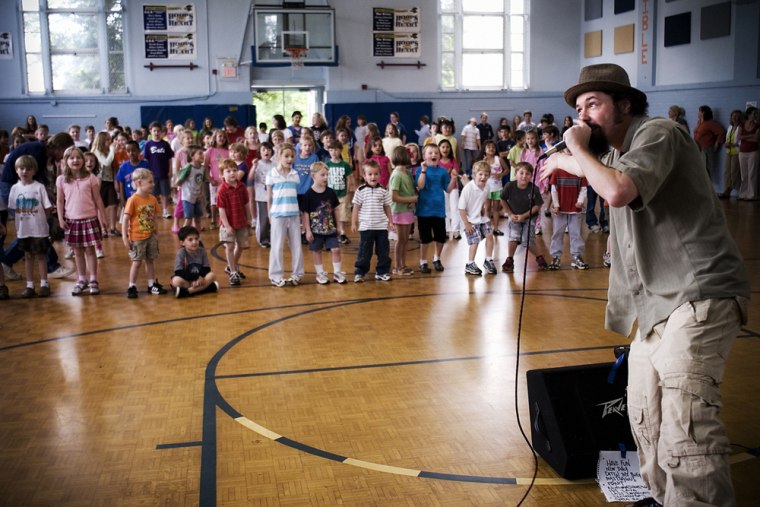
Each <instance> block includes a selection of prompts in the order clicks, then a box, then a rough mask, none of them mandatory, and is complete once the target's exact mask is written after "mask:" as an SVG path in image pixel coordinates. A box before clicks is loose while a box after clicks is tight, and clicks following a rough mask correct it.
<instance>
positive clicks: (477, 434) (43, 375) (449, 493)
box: [0, 201, 760, 507]
mask: <svg viewBox="0 0 760 507" xmlns="http://www.w3.org/2000/svg"><path fill="white" fill-rule="evenodd" d="M724 204H725V207H726V213H727V216H728V217H729V224H730V228H731V231H732V233H733V234H734V236H735V237H736V239H737V242H738V244H739V245H740V248H741V250H742V253H743V255H744V257H745V261H746V264H747V267H748V270H749V272H750V275H751V277H752V283H753V286H754V287H755V288H757V287H758V281H760V275H759V269H758V268H760V265H759V262H760V257H759V256H758V253H757V252H756V251H755V249H756V244H757V231H758V223H760V220H759V218H760V217H759V216H758V204H757V203H749V202H736V201H730V202H724ZM169 227H170V222H169V221H164V222H163V223H162V224H161V228H162V230H161V248H162V254H161V257H160V259H159V263H158V267H159V270H158V272H159V273H160V275H159V277H160V280H161V281H162V282H163V283H165V284H166V285H168V281H169V275H170V273H171V269H172V264H173V258H174V251H175V249H176V247H177V240H176V236H174V235H172V234H171V233H170V232H169ZM216 238H217V236H216V233H215V232H206V233H204V234H203V239H204V241H205V244H206V245H207V248H208V249H209V250H210V251H212V252H213V253H214V254H215V255H216V257H215V258H212V267H213V269H214V271H215V272H216V273H217V274H218V275H223V269H224V266H225V262H224V261H223V260H222V259H221V257H220V256H219V255H220V253H222V251H217V250H216V248H215V246H216V244H217V241H216ZM352 238H353V239H354V241H353V243H352V244H351V245H348V246H347V247H346V248H345V249H344V257H343V258H344V261H343V266H344V270H345V271H347V272H349V273H350V272H352V267H353V266H352V265H353V261H354V258H355V252H356V247H357V242H358V240H357V238H356V237H355V236H352ZM542 240H543V241H544V242H545V243H548V240H549V236H548V235H545V236H543V238H542ZM605 240H606V236H605V235H599V234H591V235H589V238H588V240H587V248H586V256H585V258H586V260H587V262H589V263H590V264H591V269H589V270H588V271H576V270H571V269H570V267H569V256H568V254H567V253H566V254H565V256H564V257H563V262H564V265H563V268H562V270H560V271H558V272H541V273H539V272H536V270H535V263H534V261H533V259H531V260H530V262H529V265H528V273H527V294H526V297H525V314H524V318H523V326H522V340H521V342H522V343H521V349H520V352H521V355H520V364H519V368H520V373H519V381H518V388H517V391H518V396H519V397H518V402H517V405H518V406H519V410H520V415H521V419H522V424H523V427H525V431H526V432H527V433H528V435H529V434H530V429H529V422H528V409H527V407H528V403H527V391H526V387H525V371H526V370H530V369H535V368H547V367H554V366H565V365H580V364H590V363H600V362H610V361H612V360H613V354H612V347H613V346H614V345H618V344H624V343H626V342H627V340H626V339H625V338H624V337H620V336H617V335H614V334H611V333H609V332H606V331H604V329H603V322H604V307H605V300H606V294H607V293H606V287H607V274H608V271H607V270H606V269H605V268H604V267H602V263H601V254H602V252H603V249H604V242H605ZM103 243H104V248H105V251H106V255H107V256H106V258H105V259H103V260H101V261H100V264H99V266H100V273H101V274H100V277H99V278H100V283H101V287H102V289H103V293H102V294H101V295H100V296H85V297H78V298H77V297H72V296H71V295H70V291H71V288H72V286H73V280H72V279H67V280H63V281H59V280H54V281H52V288H53V296H52V297H51V298H49V299H47V300H44V299H36V300H21V299H19V297H18V296H19V294H20V293H21V291H22V289H23V283H22V282H9V283H8V285H9V287H10V289H11V294H12V296H13V299H12V300H10V301H5V302H0V359H2V360H1V361H0V378H2V379H3V382H2V390H1V391H0V393H1V394H0V414H1V415H0V505H4V506H5V505H7V506H25V505H35V506H80V505H98V506H99V505H104V506H105V505H108V506H111V505H166V506H178V505H214V504H216V505H228V506H242V505H262V506H277V505H289V506H309V505H320V506H332V505H350V506H396V505H404V506H439V505H440V506H457V507H459V506H468V505H472V506H475V505H493V506H496V505H499V506H501V505H515V504H516V503H517V502H518V501H519V499H520V498H521V497H522V495H523V493H524V492H525V489H526V483H527V482H528V481H529V480H530V477H531V475H532V473H533V458H532V455H531V452H530V450H529V449H528V448H527V446H526V445H525V443H524V442H523V440H522V437H521V435H520V433H519V431H518V426H517V420H516V417H515V394H514V393H515V382H514V377H515V373H514V370H515V363H516V355H515V353H516V350H517V329H518V317H519V307H520V290H521V287H522V281H523V276H522V259H523V258H524V257H523V256H522V254H518V257H517V261H518V271H520V272H519V273H515V274H513V275H506V274H503V273H499V274H498V275H496V276H488V277H486V276H484V277H480V278H473V277H468V276H465V274H464V272H463V268H464V263H465V260H466V244H465V242H464V240H462V241H458V242H455V241H453V242H449V243H448V244H447V246H446V248H445V250H444V256H443V262H444V265H445V266H446V271H445V272H443V273H433V274H430V275H422V274H419V273H417V274H415V275H414V276H412V277H409V278H403V279H402V278H396V279H394V280H393V281H391V282H389V283H388V282H376V281H374V279H372V280H371V281H368V282H367V283H364V284H353V283H352V282H349V283H348V284H346V285H343V286H339V285H337V284H334V283H331V284H330V285H327V286H320V285H317V284H316V283H315V281H314V273H313V265H312V263H311V257H310V256H309V255H308V253H307V256H306V268H307V277H306V280H305V282H306V283H305V284H304V285H302V286H299V287H295V288H294V287H286V288H280V289H278V288H274V287H272V286H270V284H269V280H268V278H267V259H268V254H267V251H266V250H262V249H260V248H258V247H257V246H252V247H251V248H250V249H249V250H246V251H245V253H244V256H243V259H242V263H243V265H244V269H245V272H246V273H247V275H248V277H247V279H246V280H244V282H243V285H242V286H241V287H239V288H230V287H229V286H228V284H227V282H226V278H225V277H224V276H220V279H221V280H220V282H221V287H222V290H221V292H220V293H219V294H216V295H206V296H200V297H195V298H191V299H185V300H175V299H174V298H173V297H172V296H170V295H166V296H149V295H147V294H145V293H144V285H145V279H144V275H142V274H141V278H140V282H139V288H140V290H141V294H140V297H139V299H137V300H128V299H127V298H126V297H125V290H126V282H127V271H128V268H129V262H128V260H127V258H126V253H125V251H124V247H123V245H122V244H121V241H120V240H118V239H112V238H109V239H106V240H104V242H103ZM417 248H418V244H417V243H416V242H411V243H410V250H411V252H410V258H409V260H410V264H416V261H417ZM497 248H498V249H497V256H496V257H497V261H498V262H503V260H504V256H505V251H506V240H505V238H504V237H501V238H498V247H497ZM325 260H326V261H327V260H328V257H327V255H325ZM478 262H479V264H482V252H479V256H478ZM326 265H327V266H329V265H330V264H329V261H328V262H327V263H326ZM16 270H17V271H20V272H23V267H22V266H20V265H17V266H16ZM758 299H760V298H758V297H757V293H756V291H755V300H754V301H752V307H753V311H752V312H751V313H750V322H749V324H748V325H747V326H746V327H745V328H744V329H743V330H742V333H741V335H740V336H739V339H738V340H737V341H736V344H735V346H734V348H733V352H732V354H731V356H730V358H729V364H728V371H727V374H726V379H725V384H724V386H723V395H724V410H723V419H724V422H725V423H726V426H727V430H728V434H729V437H730V438H731V441H732V443H733V444H735V447H734V449H735V455H734V457H733V461H734V463H733V465H732V473H733V477H734V482H735V485H736V490H737V494H738V498H739V505H743V506H750V505H757V503H756V502H757V498H759V497H760V481H758V477H760V460H758V459H753V458H752V456H751V455H749V454H747V453H746V452H745V451H746V450H747V448H755V449H756V448H758V447H759V446H760V404H758V403H757V402H756V397H757V392H758V390H760V376H758V374H757V365H758V364H760V340H759V339H758V337H759V336H760V334H759V333H760V311H758V309H760V303H758ZM538 477H539V479H540V480H539V482H538V483H537V484H536V486H535V487H534V488H533V490H532V492H531V494H530V496H529V498H528V499H527V501H526V502H525V505H532V506H542V507H544V506H592V505H604V504H605V503H606V502H605V500H604V498H603V496H602V494H601V493H600V492H599V489H598V486H597V485H596V484H594V483H593V481H586V482H581V483H566V482H564V481H562V480H557V478H558V476H557V474H556V473H555V472H554V471H553V470H552V469H551V468H549V467H548V465H546V464H545V463H544V462H543V461H541V460H540V459H539V469H538Z"/></svg>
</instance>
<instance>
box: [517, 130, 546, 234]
mask: <svg viewBox="0 0 760 507" xmlns="http://www.w3.org/2000/svg"><path fill="white" fill-rule="evenodd" d="M543 154H544V150H542V149H541V145H540V144H538V134H537V133H536V131H535V130H529V131H528V132H526V133H525V149H524V150H523V151H522V153H521V154H520V162H528V163H529V164H530V165H531V166H532V167H533V174H536V173H538V172H540V166H541V165H543V160H542V161H541V164H539V162H538V159H539V158H541V155H543ZM537 186H538V191H539V192H541V198H542V199H543V200H544V208H543V209H544V210H547V212H548V210H549V208H550V207H551V202H552V199H551V197H552V195H551V194H550V193H549V181H548V180H539V181H538V184H537ZM547 216H548V215H547ZM541 234H543V233H542V232H541V214H540V213H539V214H538V217H537V218H536V236H540V235H541Z"/></svg>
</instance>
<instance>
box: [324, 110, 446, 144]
mask: <svg viewBox="0 0 760 507" xmlns="http://www.w3.org/2000/svg"><path fill="white" fill-rule="evenodd" d="M393 111H395V112H397V113H398V114H399V120H400V121H401V123H402V124H403V125H404V127H405V128H406V142H407V143H416V142H417V134H415V133H414V131H415V130H419V128H420V117H421V116H423V115H426V116H427V117H428V118H432V117H433V103H432V102H374V103H366V102H346V103H339V104H325V118H326V119H327V123H328V125H330V127H331V128H334V127H335V123H336V122H337V121H338V118H340V117H341V116H343V115H344V114H347V115H348V116H350V117H351V127H352V128H354V127H356V117H357V116H358V115H360V114H363V115H364V116H366V117H367V122H369V123H375V124H377V127H378V128H379V129H380V132H381V133H383V132H385V126H386V125H387V124H388V123H389V122H390V114H391V112H393Z"/></svg>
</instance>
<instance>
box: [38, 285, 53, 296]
mask: <svg viewBox="0 0 760 507" xmlns="http://www.w3.org/2000/svg"><path fill="white" fill-rule="evenodd" d="M37 296H39V297H41V298H46V297H50V285H43V286H41V287H40V290H39V291H37Z"/></svg>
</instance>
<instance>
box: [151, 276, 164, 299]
mask: <svg viewBox="0 0 760 507" xmlns="http://www.w3.org/2000/svg"><path fill="white" fill-rule="evenodd" d="M148 294H153V295H155V296H160V295H161V294H166V289H164V286H163V285H161V284H160V283H158V280H156V281H155V282H153V285H151V286H150V287H148Z"/></svg>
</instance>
